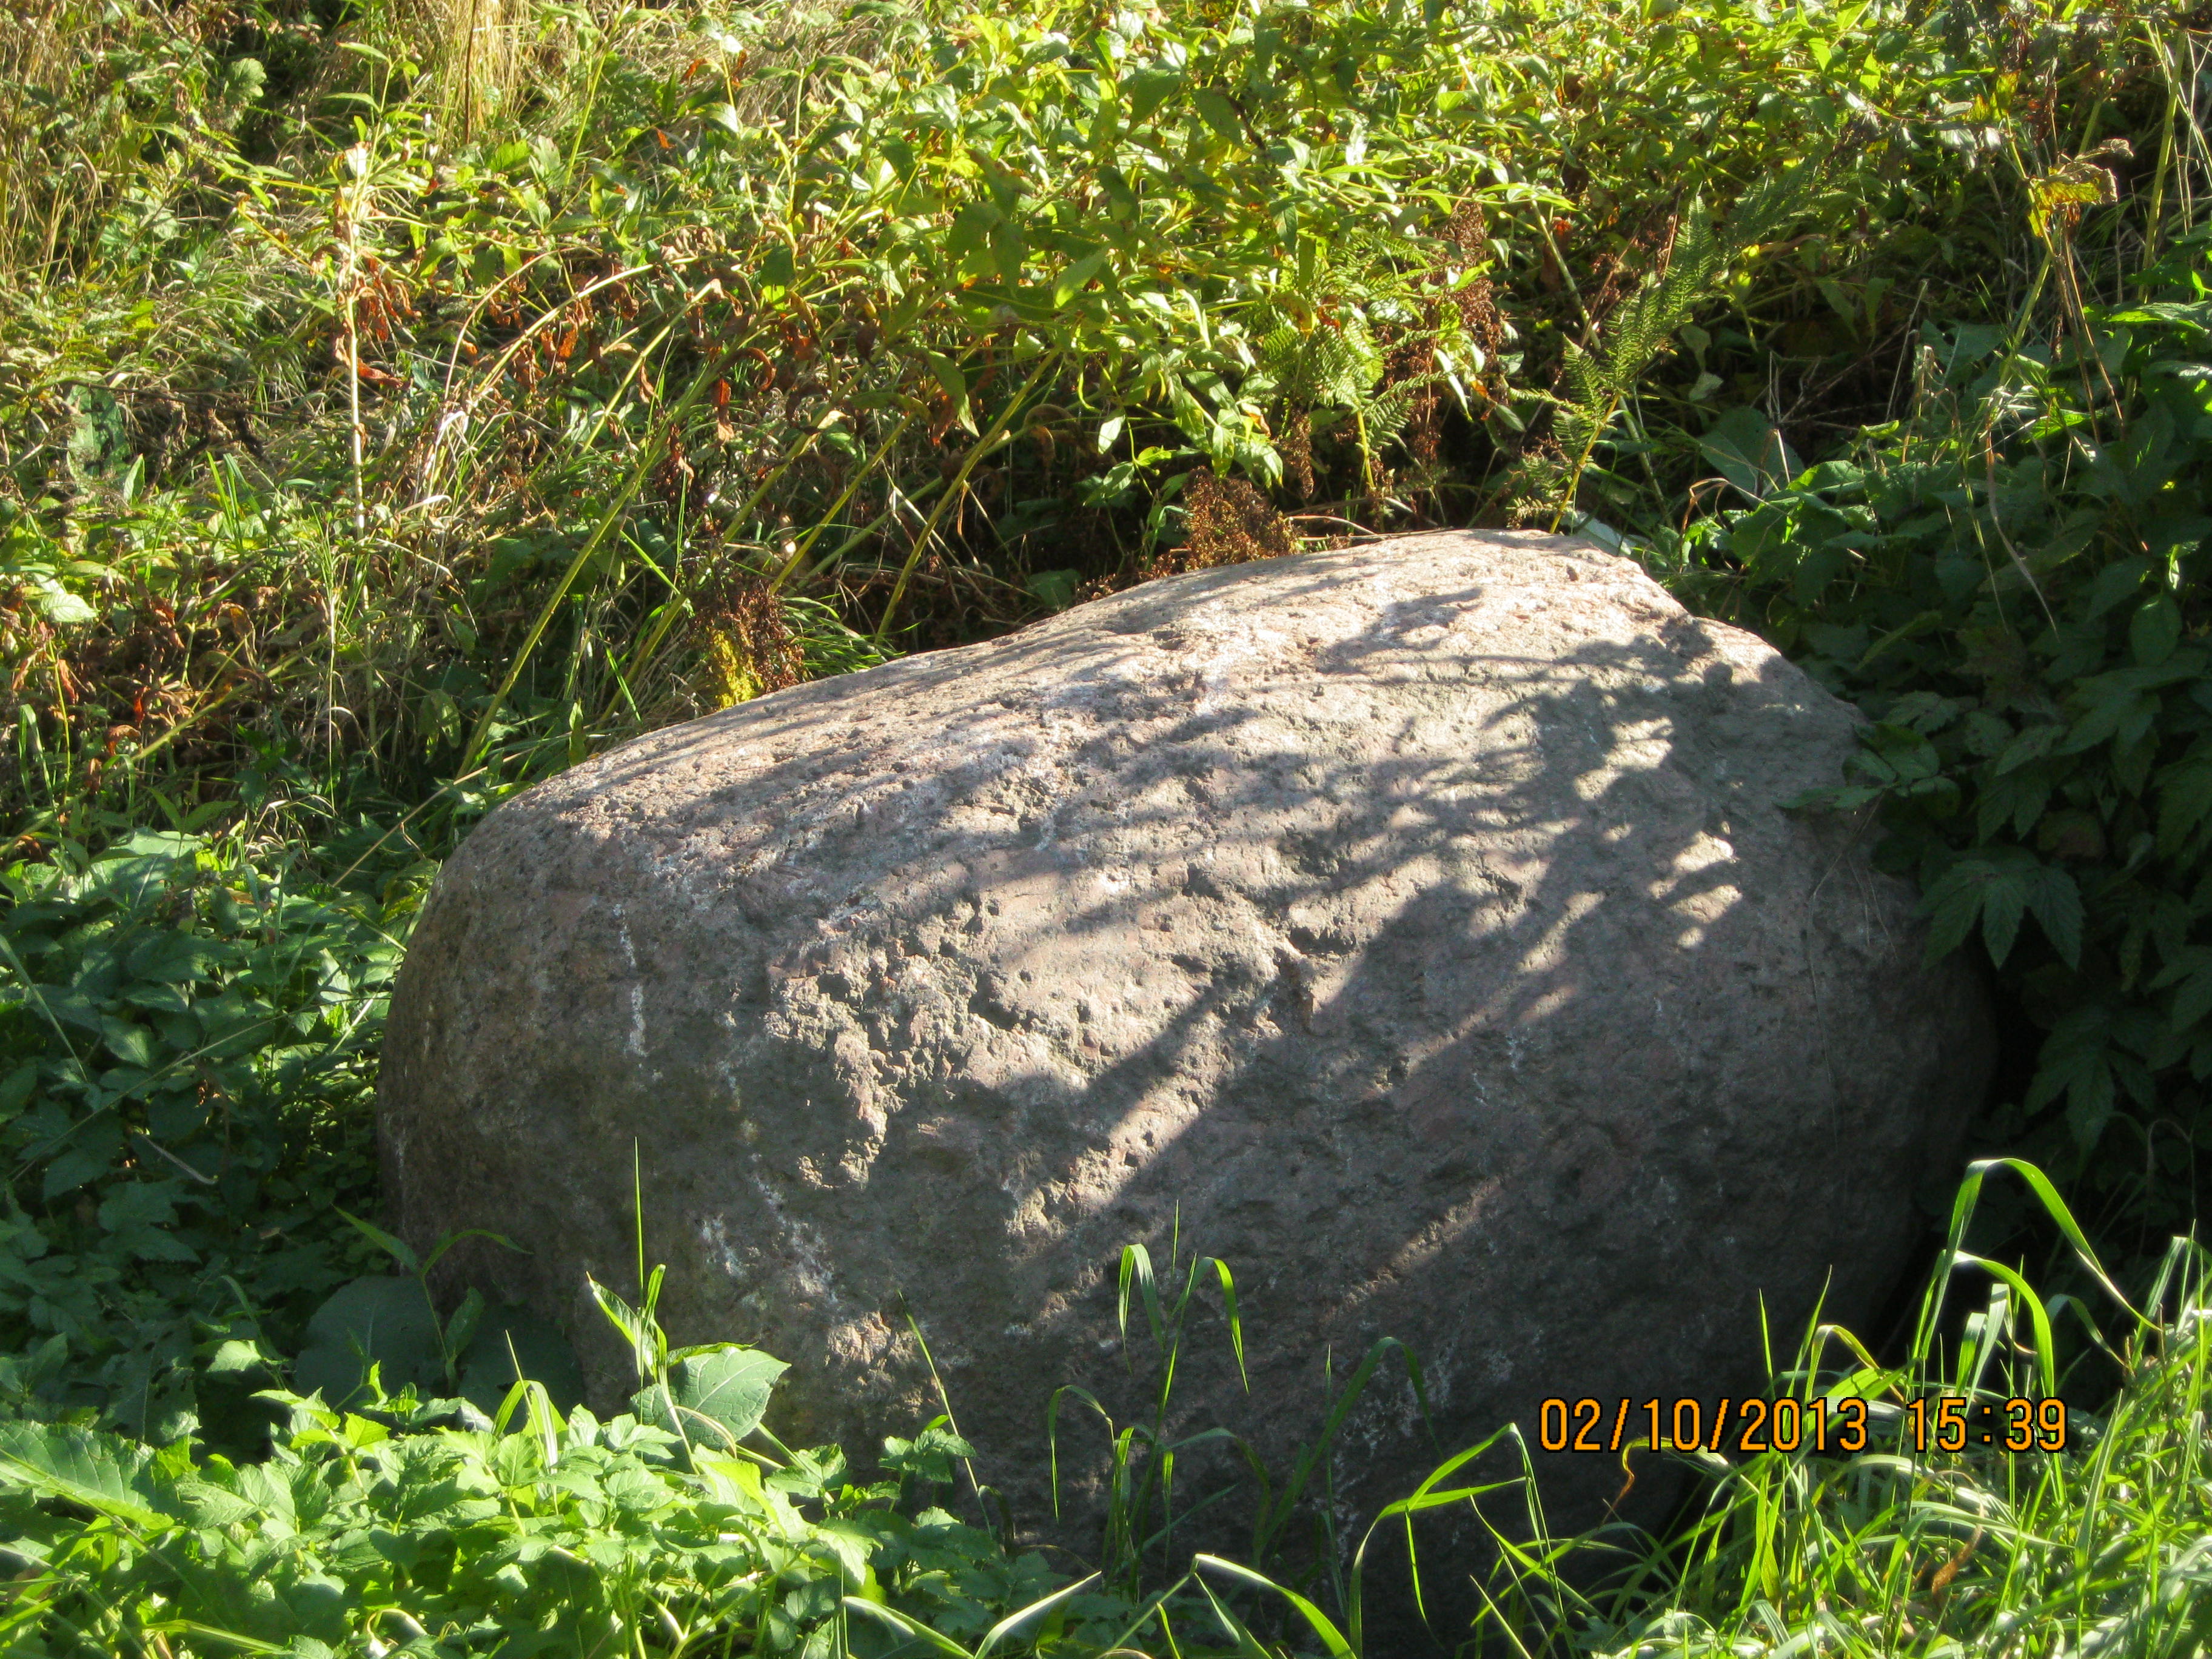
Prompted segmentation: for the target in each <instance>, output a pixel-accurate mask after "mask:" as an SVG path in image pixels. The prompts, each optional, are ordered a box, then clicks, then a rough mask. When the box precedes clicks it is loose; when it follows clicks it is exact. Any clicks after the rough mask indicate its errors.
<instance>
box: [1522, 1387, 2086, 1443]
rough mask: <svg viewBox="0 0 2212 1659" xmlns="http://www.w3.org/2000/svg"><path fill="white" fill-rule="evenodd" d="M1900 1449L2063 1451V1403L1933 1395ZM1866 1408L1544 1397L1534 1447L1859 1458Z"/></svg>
mask: <svg viewBox="0 0 2212 1659" xmlns="http://www.w3.org/2000/svg"><path fill="white" fill-rule="evenodd" d="M1885 1415H1893V1416H1897V1417H1899V1419H1900V1422H1899V1429H1900V1441H1901V1444H1902V1446H1903V1447H1910V1448H1911V1449H1912V1450H1914V1451H1916V1452H1929V1451H1942V1452H1962V1451H1965V1450H1966V1449H1967V1448H1968V1447H1969V1446H1981V1447H1986V1448H1988V1449H1992V1450H2002V1451H2009V1452H2027V1451H2046V1452H2054V1451H2063V1450H2065V1449H2066V1443H2067V1422H2066V1402H2065V1401H2063V1400H2058V1399H2047V1400H2021V1399H2013V1400H1996V1399H1989V1400H1965V1399H1960V1398H1958V1397H1956V1396H1954V1395H1936V1396H1933V1397H1930V1398H1927V1399H1921V1400H1914V1401H1909V1402H1907V1403H1906V1404H1905V1406H1904V1407H1903V1409H1902V1411H1901V1413H1899V1411H1898V1410H1897V1408H1896V1407H1889V1408H1887V1410H1886V1412H1885ZM1869 1423H1870V1417H1869V1402H1868V1401H1864V1400H1862V1399H1858V1398H1857V1397H1856V1396H1849V1395H1847V1396H1844V1397H1842V1398H1838V1399H1828V1398H1825V1397H1823V1398H1819V1399H1813V1400H1793V1399H1789V1398H1784V1399H1781V1400H1759V1399H1747V1400H1732V1399H1729V1398H1727V1397H1725V1396H1723V1398H1722V1399H1721V1400H1720V1401H1719V1402H1718V1403H1717V1404H1716V1405H1713V1406H1712V1407H1711V1411H1710V1414H1709V1413H1708V1409H1707V1402H1705V1401H1701V1400H1691V1399H1678V1400H1661V1399H1656V1398H1654V1399H1650V1400H1628V1399H1620V1400H1615V1401H1602V1400H1590V1399H1583V1400H1568V1399H1565V1398H1563V1397H1560V1396H1558V1395H1554V1396H1553V1398H1551V1399H1548V1400H1546V1401H1543V1402H1542V1404H1541V1406H1540V1407H1538V1409H1537V1413H1536V1441H1537V1443H1538V1444H1539V1445H1541V1447H1543V1449H1545V1450H1546V1451H1547V1452H1618V1451H1620V1449H1621V1448H1622V1447H1624V1446H1637V1445H1643V1446H1650V1447H1655V1448H1658V1449H1663V1450H1672V1451H1685V1452H1691V1451H1705V1452H1721V1453H1729V1452H1734V1453H1737V1454H1739V1455H1744V1456H1751V1455H1755V1454H1758V1453H1760V1452H1770V1451H1776V1452H1795V1451H1814V1452H1844V1453H1853V1452H1863V1451H1864V1450H1866V1449H1868V1447H1869V1445H1870V1444H1871V1443H1872V1441H1871V1438H1870V1435H1869Z"/></svg>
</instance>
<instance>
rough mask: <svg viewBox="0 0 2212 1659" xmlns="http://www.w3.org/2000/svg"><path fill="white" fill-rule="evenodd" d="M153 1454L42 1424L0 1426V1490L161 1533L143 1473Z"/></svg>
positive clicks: (115, 1439)
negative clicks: (57, 1501) (42, 1497)
mask: <svg viewBox="0 0 2212 1659" xmlns="http://www.w3.org/2000/svg"><path fill="white" fill-rule="evenodd" d="M153 1461H154V1453H153V1452H152V1451H151V1450H150V1449H148V1448H147V1447H144V1446H141V1445H137V1444H135V1443H132V1442H131V1441H128V1440H125V1439H124V1438H123V1437H121V1436H119V1435H113V1434H106V1433H103V1432H101V1431H98V1430H95V1429H85V1428H76V1427H64V1426H61V1425H55V1424H47V1423H30V1422H16V1423H0V1489H4V1488H5V1487H7V1486H16V1487H17V1488H19V1489H26V1490H28V1491H31V1492H40V1493H44V1494H46V1495H48V1496H51V1497H55V1498H67V1499H68V1500H69V1501H70V1502H71V1503H73V1504H82V1505H83V1506H84V1507H85V1508H87V1509H88V1510H94V1511H95V1512H96V1513H98V1514H100V1515H106V1516H113V1517H114V1518H115V1519H117V1520H119V1521H125V1522H130V1523H131V1525H133V1526H137V1527H145V1528H154V1529H156V1530H165V1529H167V1528H168V1526H169V1525H170V1524H171V1522H170V1517H169V1516H168V1515H167V1513H166V1512H165V1511H164V1510H162V1509H158V1508H156V1507H155V1504H157V1503H160V1502H161V1501H163V1498H162V1494H161V1492H160V1489H159V1488H158V1486H157V1485H156V1484H155V1480H153V1478H152V1477H151V1476H150V1475H149V1472H148V1469H149V1465H150V1464H151V1463H152V1462H153Z"/></svg>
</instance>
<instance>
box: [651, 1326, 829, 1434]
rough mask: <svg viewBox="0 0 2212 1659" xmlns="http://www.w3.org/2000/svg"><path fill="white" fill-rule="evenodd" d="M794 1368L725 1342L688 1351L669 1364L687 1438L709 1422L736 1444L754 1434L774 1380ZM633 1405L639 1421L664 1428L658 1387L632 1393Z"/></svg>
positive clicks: (665, 1404)
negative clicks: (708, 1347)
mask: <svg viewBox="0 0 2212 1659" xmlns="http://www.w3.org/2000/svg"><path fill="white" fill-rule="evenodd" d="M790 1369H791V1368H790V1367H789V1366H788V1365H787V1364H784V1362H783V1361H782V1360H781V1359H778V1358H775V1357H774V1356H773V1355H769V1354H765V1353H763V1352H761V1351H760V1350H759V1349H757V1348H747V1347H741V1346H738V1344H736V1343H727V1344H723V1345H720V1346H715V1347H714V1348H711V1349H708V1351H706V1352H695V1353H690V1354H687V1355H685V1356H684V1358H680V1359H678V1360H677V1361H676V1362H675V1363H674V1364H671V1365H670V1366H669V1368H668V1394H669V1395H670V1396H671V1398H672V1399H673V1400H674V1401H675V1405H676V1409H677V1413H678V1416H679V1417H680V1418H681V1419H682V1421H683V1427H684V1435H685V1437H687V1438H690V1439H693V1440H696V1439H698V1438H699V1431H700V1429H701V1428H702V1426H703V1425H706V1424H712V1425H716V1426H715V1428H714V1430H713V1431H710V1432H711V1433H712V1434H713V1436H714V1438H715V1439H718V1440H719V1439H721V1438H723V1437H727V1440H728V1441H729V1442H730V1443H735V1442H737V1441H738V1440H742V1439H743V1438H744V1437H745V1436H747V1435H749V1434H750V1433H751V1432H752V1431H754V1430H755V1429H757V1428H758V1427H759V1426H760V1425H761V1419H762V1418H763V1417H764V1416H765V1415H767V1413H768V1402H769V1394H770V1392H771V1391H772V1390H773V1389H774V1388H775V1380H776V1378H778V1377H779V1376H782V1375H783V1374H784V1372H785V1371H787V1370H790ZM630 1408H631V1409H632V1410H633V1411H635V1413H637V1417H638V1420H639V1421H640V1422H649V1423H653V1424H656V1425H659V1426H660V1427H663V1428H666V1427H670V1426H671V1425H670V1423H669V1422H668V1402H667V1401H666V1400H664V1399H663V1398H662V1395H661V1391H660V1390H659V1389H657V1388H653V1389H640V1390H639V1391H638V1393H637V1394H635V1395H633V1396H632V1397H631V1400H630Z"/></svg>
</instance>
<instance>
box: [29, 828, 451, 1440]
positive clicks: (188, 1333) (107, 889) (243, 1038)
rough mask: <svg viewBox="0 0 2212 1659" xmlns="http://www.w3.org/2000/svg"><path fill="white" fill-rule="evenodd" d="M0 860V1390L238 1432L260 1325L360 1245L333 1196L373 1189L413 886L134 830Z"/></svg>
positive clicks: (259, 1359) (157, 1434)
mask: <svg viewBox="0 0 2212 1659" xmlns="http://www.w3.org/2000/svg"><path fill="white" fill-rule="evenodd" d="M0 885H4V888H5V890H6V900H5V907H4V910H3V911H0V967H4V969H5V972H4V975H0V1158H4V1159H5V1167H6V1176H7V1193H6V1199H5V1208H4V1210H0V1411H4V1410H8V1409H17V1410H25V1411H28V1412H31V1413H33V1414H38V1415H46V1414H51V1413H56V1412H69V1411H73V1410H80V1409H82V1410H85V1411H88V1412H92V1413H98V1414H100V1415H103V1416H105V1417H106V1418H107V1419H110V1420H112V1421H116V1422H119V1423H121V1424H124V1425H128V1426H129V1427H131V1429H133V1430H134V1431H137V1432H140V1433H143V1434H145V1435H147V1436H149V1437H153V1438H156V1439H161V1440H167V1439H171V1438H173V1437H176V1436H178V1435H180V1434H185V1433H189V1432H191V1431H193V1430H194V1429H195V1428H200V1427H206V1428H208V1429H210V1431H212V1432H217V1433H220V1432H222V1430H221V1427H220V1426H219V1425H212V1424H206V1423H204V1422H203V1418H204V1414H205V1413H206V1411H207V1410H208V1409H210V1407H212V1408H213V1409H215V1410H216V1411H217V1413H221V1412H222V1411H226V1410H228V1411H236V1410H239V1409H241V1408H243V1409H245V1410H246V1415H247V1417H249V1418H251V1419H253V1421H252V1426H251V1429H250V1430H241V1431H244V1432H249V1433H253V1434H258V1428H259V1426H260V1421H261V1416H260V1414H259V1413H255V1412H254V1411H252V1409H251V1408H250V1407H242V1402H243V1401H245V1399H246V1396H247V1395H249V1394H250V1392H251V1389H252V1386H255V1385H256V1383H257V1379H258V1380H259V1381H266V1380H267V1378H268V1376H269V1375H270V1370H269V1367H270V1364H271V1363H272V1361H271V1358H270V1352H271V1351H270V1348H269V1347H268V1346H267V1344H268V1343H269V1342H270V1341H273V1340H279V1339H281V1338H288V1337H289V1335H290V1334H292V1333H293V1331H294V1329H295V1327H296V1324H297V1322H298V1321H299V1320H300V1319H301V1318H302V1317H304V1316H305V1315H306V1313H307V1310H309V1309H312V1308H313V1306H315V1305H316V1304H318V1303H319V1302H321V1301H322V1300H323V1299H324V1298H325V1297H327V1296H328V1295H329V1294H330V1292H331V1290H332V1289H333V1288H334V1287H335V1286H336V1285H337V1284H338V1283H339V1282H340V1281H342V1280H343V1279H346V1278H348V1277H349V1273H350V1272H351V1271H354V1270H355V1268H356V1263H357V1262H358V1261H360V1260H362V1258H364V1257H365V1256H367V1255H370V1254H371V1252H370V1250H369V1248H368V1245H367V1244H366V1243H365V1242H364V1241H361V1240H359V1239H357V1238H356V1237H355V1236H354V1235H353V1234H352V1232H351V1230H350V1229H349V1228H347V1227H346V1226H345V1225H344V1224H343V1220H342V1219H341V1218H340V1215H339V1212H338V1211H337V1207H336V1206H337V1205H339V1204H340V1203H349V1204H356V1205H358V1204H362V1203H364V1202H365V1201H366V1200H368V1199H369V1198H370V1197H371V1196H372V1195H373V1193H374V1159H373V1157H372V1155H371V1150H370V1147H369V1146H368V1123H369V1114H368V1095H369V1091H370V1090H371V1087H372V1086H373V1079H374V1052H375V1045H376V1042H377V1040H378V1038H379V1036H380V1034H381V1031H382V1029H383V1012H384V1001H385V996H386V987H387V986H388V984H389V981H390V979H391V976H392V973H393V971H394V970H395V969H396V968H397V967H398V960H399V954H400V945H399V943H398V939H397V938H396V937H395V933H396V932H400V931H404V916H405V913H406V911H407V909H408V908H409V907H410V905H411V894H410V895H408V896H401V897H399V898H398V899H397V901H396V903H397V909H396V911H395V913H393V914H386V912H385V907H382V906H380V904H378V903H376V902H374V901H370V900H367V899H362V898H360V897H357V896H348V895H343V894H340V893H337V892H335V891H331V890H319V891H318V890H311V891H301V890H297V889H295V888H294V887H291V886H289V885H288V884H286V882H285V880H284V878H283V876H282V875H281V874H280V873H272V872H270V870H268V869H266V868H258V867H256V866H255V865H254V864H253V863H252V861H251V860H247V859H246V858H245V857H243V856H242V855H240V854H239V853H238V851H237V850H236V849H235V848H231V847H227V846H224V845H221V844H218V843H216V842H211V841H210V840H208V839H206V838H204V837H200V836H191V835H185V834H181V833H175V832H155V831H151V830H141V831H138V832H136V833H135V834H133V835H132V836H130V837H128V838H127V839H126V840H125V841H124V842H122V844H121V845H119V846H118V847H117V848H114V849H113V850H112V851H111V852H109V853H108V854H106V855H104V856H101V857H100V858H98V859H96V860H92V861H91V862H89V863H87V864H84V865H82V866H81V867H76V868H74V869H72V868H71V867H70V866H68V865H66V864H64V863H61V862H56V861H40V862H21V863H17V864H15V865H12V866H9V867H8V868H7V869H6V870H4V871H0ZM210 1390H212V1399H211V1398H210ZM232 1426H234V1427H235V1426H238V1425H232Z"/></svg>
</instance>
